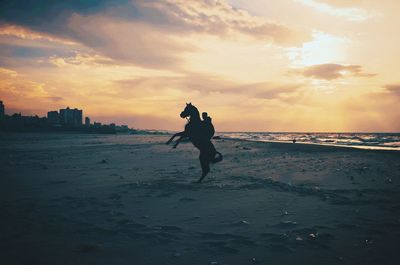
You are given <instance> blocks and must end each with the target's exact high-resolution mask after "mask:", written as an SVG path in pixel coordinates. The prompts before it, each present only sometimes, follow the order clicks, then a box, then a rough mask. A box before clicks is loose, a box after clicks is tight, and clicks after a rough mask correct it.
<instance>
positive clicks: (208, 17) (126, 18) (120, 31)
mask: <svg viewBox="0 0 400 265" xmlns="http://www.w3.org/2000/svg"><path fill="white" fill-rule="evenodd" d="M2 8H3V11H0V17H1V19H0V21H1V20H2V21H3V27H2V28H0V36H8V37H10V36H11V37H13V38H19V39H23V40H25V41H27V40H37V41H42V42H44V41H46V42H54V43H60V44H63V45H76V46H78V47H79V49H80V50H84V49H86V50H87V49H90V50H91V52H95V53H96V54H99V55H101V56H103V57H109V58H110V59H112V60H114V61H115V62H119V63H121V64H135V65H138V66H142V67H146V68H154V69H160V68H171V69H178V68H180V69H182V68H183V67H184V63H185V59H184V58H187V56H186V55H187V54H188V53H194V52H196V51H198V50H199V49H200V47H201V43H199V42H198V38H199V37H200V38H201V37H202V36H212V37H217V38H224V39H227V38H228V39H233V40H234V39H241V40H242V39H243V38H245V39H246V38H250V39H251V40H252V41H254V40H256V41H260V42H272V43H275V44H277V45H283V46H288V45H289V46H290V45H299V44H301V43H302V42H304V41H306V40H309V39H310V36H309V34H308V33H305V32H303V31H299V30H298V29H293V28H289V27H287V26H285V25H281V24H279V23H276V22H273V21H268V20H266V19H265V18H262V17H258V16H254V15H251V14H250V13H248V12H247V11H245V10H242V9H238V8H234V7H233V6H232V5H231V4H229V3H228V1H225V0H222V1H210V0H200V1H198V0H186V1H183V0H134V1H122V0H121V1H112V4H111V3H110V1H103V0H95V1H83V2H81V1H78V2H77V1H67V3H64V2H63V3H55V2H54V1H50V0H43V1H40V2H38V3H36V4H33V3H30V2H29V3H26V2H24V1H18V0H17V1H13V2H12V3H10V4H8V5H5V4H4V3H0V9H2ZM4 10H7V12H5V11H4ZM81 45H83V46H85V47H80V46H81ZM66 49H70V48H68V47H67V48H66ZM74 49H77V48H74ZM86 52H88V51H86Z"/></svg>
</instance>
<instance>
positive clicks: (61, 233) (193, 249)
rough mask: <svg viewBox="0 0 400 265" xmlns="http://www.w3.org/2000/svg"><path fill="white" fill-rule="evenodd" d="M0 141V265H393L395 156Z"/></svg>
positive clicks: (398, 196) (34, 138)
mask: <svg viewBox="0 0 400 265" xmlns="http://www.w3.org/2000/svg"><path fill="white" fill-rule="evenodd" d="M167 140H168V136H135V135H132V136H128V135H127V136H123V135H117V136H114V135H112V136H105V135H74V134H65V135H64V134H0V150H1V152H0V176H1V177H0V211H1V218H0V235H1V241H0V260H1V261H2V262H1V264H9V265H12V264H71V265H72V264H74V265H79V264H104V265H106V264H107V265H109V264H138V265H140V264H154V265H156V264H398V254H397V253H398V246H399V242H400V152H390V151H370V150H359V149H352V148H341V147H329V146H317V145H303V144H284V143H256V142H246V141H236V140H216V141H214V143H215V145H216V147H217V149H218V150H219V151H220V152H221V153H223V154H224V160H223V161H222V162H221V163H218V164H216V165H214V166H212V168H211V173H210V174H209V176H208V177H207V178H206V179H205V181H204V183H202V184H198V183H196V181H197V180H198V178H199V177H200V174H201V170H200V165H199V161H198V151H197V150H196V149H195V148H194V147H193V146H192V145H191V144H190V143H182V144H181V145H179V147H178V148H177V149H172V148H171V146H166V145H165V144H164V142H165V141H167Z"/></svg>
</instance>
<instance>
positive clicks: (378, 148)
mask: <svg viewBox="0 0 400 265" xmlns="http://www.w3.org/2000/svg"><path fill="white" fill-rule="evenodd" d="M219 137H220V138H219V139H221V140H235V141H246V142H253V143H254V142H255V143H266V144H284V145H304V146H307V145H312V146H322V147H329V148H349V149H358V150H367V151H386V152H387V151H389V152H399V151H400V147H383V146H357V145H339V144H322V143H305V142H296V143H291V142H284V141H270V140H265V141H259V140H251V139H243V138H230V137H224V136H219ZM219 139H213V140H216V141H218V140H219Z"/></svg>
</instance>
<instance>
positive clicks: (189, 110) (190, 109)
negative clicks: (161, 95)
mask: <svg viewBox="0 0 400 265" xmlns="http://www.w3.org/2000/svg"><path fill="white" fill-rule="evenodd" d="M196 112H197V113H198V111H197V108H196V107H195V106H193V105H192V103H186V107H185V109H184V110H183V111H182V112H181V118H187V117H192V116H193V115H195V114H196Z"/></svg>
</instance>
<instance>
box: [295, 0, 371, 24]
mask: <svg viewBox="0 0 400 265" xmlns="http://www.w3.org/2000/svg"><path fill="white" fill-rule="evenodd" d="M295 1H297V2H300V3H302V4H304V5H307V6H309V7H311V8H313V9H315V10H317V11H318V12H321V13H325V14H329V15H332V16H336V17H341V18H344V19H346V20H348V21H365V20H368V19H370V18H371V17H372V16H373V15H372V14H371V13H369V12H367V11H366V10H364V9H361V8H359V7H354V5H353V4H351V5H350V4H349V5H348V4H345V1H340V0H295ZM346 2H353V1H346Z"/></svg>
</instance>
